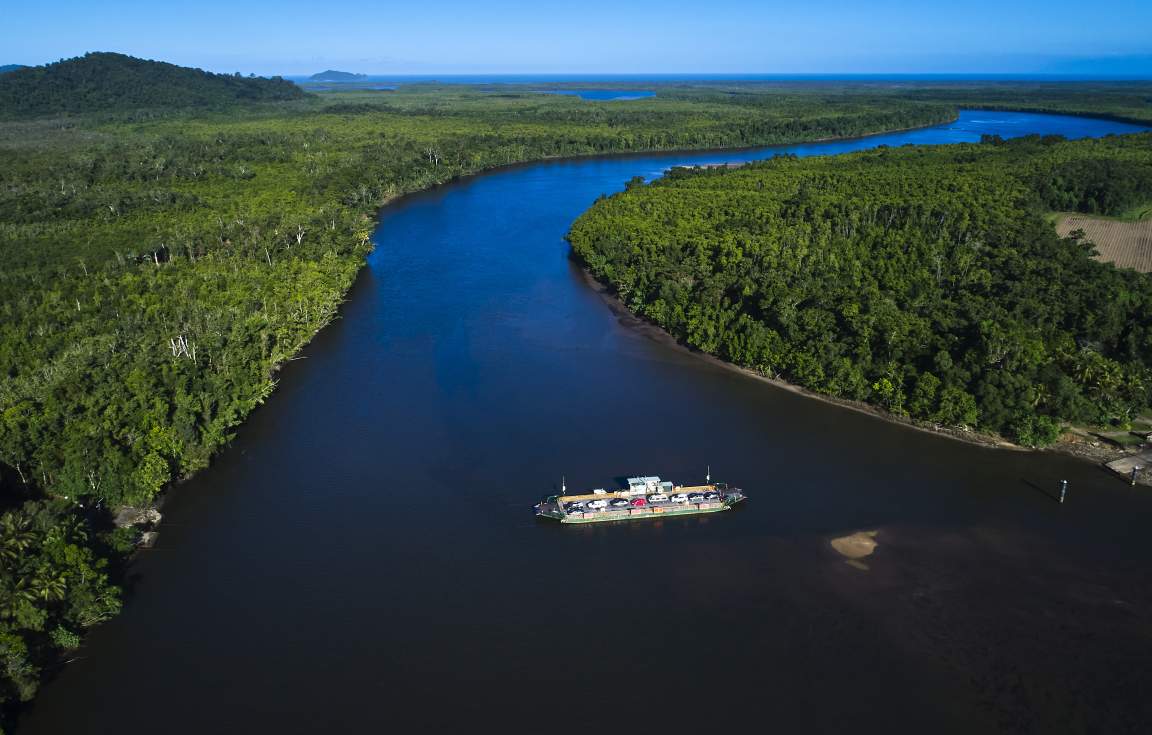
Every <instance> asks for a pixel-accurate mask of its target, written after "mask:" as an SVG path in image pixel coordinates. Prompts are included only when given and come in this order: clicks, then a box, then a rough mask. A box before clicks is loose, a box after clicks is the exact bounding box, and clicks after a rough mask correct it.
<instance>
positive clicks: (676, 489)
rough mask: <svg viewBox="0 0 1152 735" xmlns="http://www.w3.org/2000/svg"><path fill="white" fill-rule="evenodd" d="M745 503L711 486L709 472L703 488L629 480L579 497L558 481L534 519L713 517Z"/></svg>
mask: <svg viewBox="0 0 1152 735" xmlns="http://www.w3.org/2000/svg"><path fill="white" fill-rule="evenodd" d="M744 499H745V496H744V492H743V491H742V490H740V489H739V488H734V487H729V486H728V485H727V484H725V483H722V482H717V483H713V482H712V473H711V471H709V473H708V476H707V478H706V480H705V483H704V484H703V485H676V484H675V483H672V482H668V481H666V480H661V479H660V478H659V477H656V476H651V477H629V478H628V487H627V489H622V490H605V489H604V488H597V489H595V490H589V491H588V492H585V493H581V494H578V495H569V494H568V487H567V485H566V484H565V483H564V482H563V481H561V483H560V494H559V495H549V496H548V497H546V498H544V499H543V500H542V501H540V503H538V504H537V505H536V506H535V510H536V515H537V516H539V517H541V518H551V519H552V520H556V521H560V522H561V523H600V522H603V521H634V520H640V519H643V518H664V517H667V516H682V515H697V514H700V513H716V512H718V511H722V510H728V509H729V508H731V507H732V506H734V505H736V504H737V503H739V502H741V501H743V500H744Z"/></svg>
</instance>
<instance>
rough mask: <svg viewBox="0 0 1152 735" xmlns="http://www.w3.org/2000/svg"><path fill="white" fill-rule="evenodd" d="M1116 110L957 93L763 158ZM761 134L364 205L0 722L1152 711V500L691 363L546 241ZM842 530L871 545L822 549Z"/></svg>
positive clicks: (960, 728)
mask: <svg viewBox="0 0 1152 735" xmlns="http://www.w3.org/2000/svg"><path fill="white" fill-rule="evenodd" d="M1132 130H1134V128H1132V127H1131V126H1127V125H1122V124H1119V123H1112V122H1104V121H1099V120H1086V119H1076V118H1066V117H1052V116H1041V115H1026V114H1009V113H991V112H965V113H964V114H963V115H962V116H961V119H960V120H959V121H958V122H956V123H954V124H950V125H943V126H939V127H936V128H932V129H926V130H918V131H914V132H905V133H899V134H892V135H884V136H877V137H872V138H867V139H862V140H854V141H841V142H832V143H821V144H812V145H803V146H791V147H788V148H787V149H785V150H789V151H793V152H796V153H798V154H800V155H809V154H827V153H837V152H841V151H848V150H856V149H861V148H868V147H872V146H876V145H879V144H888V145H899V144H904V143H945V142H957V141H971V140H975V139H977V138H978V136H979V135H980V134H981V133H999V134H1001V135H1005V136H1008V135H1016V134H1023V133H1030V132H1037V133H1062V134H1065V135H1068V136H1084V135H1102V134H1107V133H1121V132H1130V131H1132ZM779 150H781V149H762V150H758V151H753V152H748V151H745V152H733V153H689V154H675V155H638V156H627V157H616V158H606V159H595V160H576V161H556V162H547V163H540V164H533V165H528V166H522V167H516V168H511V169H505V170H501V171H498V172H494V173H490V174H485V175H482V176H478V177H474V178H470V179H467V180H464V181H461V182H459V183H455V184H452V185H448V186H444V187H441V188H438V189H435V190H433V191H430V192H427V193H424V194H421V195H418V196H413V197H409V198H406V199H404V200H402V201H399V202H397V203H395V204H393V205H391V206H389V207H388V208H386V209H385V210H384V211H383V212H382V213H381V216H380V224H379V227H378V228H377V231H376V235H375V238H376V242H377V243H378V247H377V249H376V251H375V253H374V254H373V255H372V256H371V258H370V260H369V267H368V268H366V269H365V270H364V272H363V274H362V276H361V278H360V279H359V281H358V282H357V284H356V286H355V288H354V290H353V292H352V293H351V295H350V297H349V300H348V303H347V305H346V307H345V309H344V311H343V318H342V319H340V320H339V321H337V322H336V323H334V324H333V325H332V326H331V327H330V328H328V329H327V330H325V331H324V332H323V333H322V334H321V335H320V336H319V337H318V338H317V339H316V340H315V341H314V342H313V343H312V345H311V346H310V347H309V348H308V349H307V350H306V352H305V357H306V358H307V359H303V360H299V361H296V362H293V363H291V364H290V365H289V366H288V368H287V369H286V370H285V371H284V373H283V376H282V381H281V383H280V387H279V390H278V391H277V392H276V394H275V395H274V396H273V398H272V399H271V400H270V401H269V402H268V404H267V405H266V406H264V407H263V408H261V409H260V410H259V411H257V412H256V413H255V414H254V415H253V416H252V418H251V420H250V421H249V422H248V423H247V424H246V425H245V426H244V427H243V429H242V430H241V431H240V433H239V436H238V438H237V439H236V441H235V442H234V444H233V446H232V447H231V448H230V449H229V450H227V451H226V452H224V453H223V454H222V455H221V456H220V457H219V459H218V461H217V462H216V463H215V464H214V465H213V467H212V468H211V469H209V470H208V471H205V472H203V473H202V474H201V475H199V476H198V477H196V478H195V479H194V480H193V481H191V482H188V483H187V484H185V485H184V486H182V487H180V488H178V489H177V490H176V491H175V492H173V493H171V496H170V498H169V502H168V504H167V506H166V508H165V514H166V519H165V523H164V526H163V529H162V532H161V535H160V541H159V544H158V545H157V547H156V548H155V549H154V550H152V551H147V552H143V553H142V554H140V556H139V558H138V560H137V562H136V563H135V565H134V568H133V570H134V580H135V585H134V588H133V589H132V591H131V594H130V597H129V599H128V602H127V604H126V606H125V609H124V613H123V614H122V615H121V616H120V617H118V618H117V619H115V620H114V621H112V622H110V623H108V624H106V625H103V626H101V627H100V628H98V629H96V630H95V631H93V633H92V635H91V636H90V637H89V639H88V642H87V644H86V645H85V647H84V648H83V650H82V651H81V652H80V653H79V660H77V661H75V662H73V663H70V664H68V665H67V666H66V667H64V668H63V669H62V670H61V671H60V672H59V675H58V676H56V677H55V678H54V679H53V681H51V682H50V683H49V684H48V685H46V686H45V688H44V689H43V691H42V693H41V695H40V697H39V698H38V700H37V701H36V704H35V706H34V708H33V709H31V710H30V711H29V712H28V714H27V716H25V717H24V718H23V721H22V723H21V728H20V732H21V733H24V734H27V733H69V734H72V735H76V734H79V733H145V732H149V733H189V734H191V733H196V734H197V735H203V734H204V733H213V732H260V733H264V732H267V733H279V734H283V733H315V732H398V733H424V732H449V733H457V732H459V733H464V732H471V731H475V730H484V731H486V730H489V729H494V728H499V731H504V732H533V733H534V732H538V731H541V732H549V731H552V732H557V731H559V732H568V731H578V730H580V731H588V730H589V729H590V728H595V729H596V730H597V731H609V732H615V731H621V730H624V729H626V728H629V729H632V730H635V731H638V732H639V731H643V732H654V731H660V730H664V731H679V730H692V731H697V732H705V731H707V732H712V731H718V729H719V728H721V727H725V728H739V729H738V730H733V732H758V731H763V730H767V729H774V730H775V731H777V732H797V731H807V732H812V731H817V732H827V731H833V730H835V731H841V730H845V729H847V730H850V731H852V732H861V731H863V732H886V733H891V732H903V731H915V732H933V733H937V732H956V733H973V732H1001V731H1002V732H1015V731H1031V732H1038V733H1052V732H1091V731H1097V732H1108V733H1116V732H1141V731H1142V732H1147V731H1148V726H1149V723H1152V572H1150V571H1149V570H1150V569H1152V567H1150V563H1152V532H1150V529H1152V492H1150V491H1149V490H1148V489H1147V488H1130V487H1128V486H1127V484H1125V483H1123V482H1121V481H1119V480H1117V479H1115V478H1113V477H1111V476H1109V475H1108V474H1106V473H1105V472H1103V471H1102V470H1100V469H1099V468H1097V467H1095V466H1093V465H1091V464H1089V463H1087V462H1082V461H1078V460H1073V459H1070V458H1066V457H1062V456H1057V455H1049V454H1036V453H1022V452H1010V451H1003V450H990V449H984V448H980V447H976V446H971V445H967V444H963V443H959V442H954V441H950V440H947V439H944V438H940V437H937V436H934V435H931V434H926V433H922V432H917V431H914V430H910V429H907V428H903V427H900V426H896V425H892V424H889V423H886V422H884V421H881V420H878V419H876V418H873V417H870V416H867V415H863V414H860V413H855V412H852V411H849V410H845V409H842V408H837V407H834V406H830V405H827V404H824V403H821V402H819V401H816V400H812V399H808V398H804V397H801V396H798V395H795V394H793V393H790V392H788V391H785V390H781V389H778V388H774V387H772V386H769V385H766V384H764V383H762V382H759V381H757V380H754V379H752V378H749V377H746V376H744V375H742V374H739V373H735V372H732V371H729V370H726V369H724V368H722V367H719V366H716V365H713V364H711V363H709V362H706V361H704V360H701V359H699V358H697V357H695V356H693V355H690V354H688V353H686V352H684V351H681V350H680V349H678V348H675V347H674V346H669V345H667V344H665V343H663V342H662V341H660V340H658V339H654V338H652V337H651V336H646V334H645V331H644V330H642V329H637V328H635V326H634V325H632V324H630V320H629V319H628V318H626V317H623V316H620V315H618V314H616V313H614V312H613V311H612V310H611V309H610V308H609V306H608V305H607V304H606V303H605V302H604V301H603V300H602V299H601V297H600V296H599V295H598V294H597V293H596V291H594V290H593V289H592V288H590V287H589V286H588V285H587V284H586V283H585V281H584V280H583V278H582V276H581V273H580V271H579V270H578V269H577V268H576V267H574V266H573V265H572V264H571V262H570V261H569V259H568V246H567V245H566V243H565V242H564V239H563V238H564V234H565V232H566V231H567V229H568V227H569V225H570V224H571V222H572V221H573V219H575V218H576V217H577V216H578V215H579V214H580V212H581V211H582V210H583V209H585V208H586V207H587V206H589V205H590V204H591V203H592V201H593V200H594V199H595V197H596V196H598V195H599V194H601V193H607V192H613V191H616V190H618V189H620V188H621V187H622V185H623V183H624V182H625V181H626V180H627V179H628V178H630V177H632V176H634V175H644V176H654V175H659V174H660V173H661V171H663V170H664V169H665V168H667V167H668V166H670V165H672V164H677V163H713V162H721V161H736V160H745V159H748V158H760V157H765V156H771V155H773V154H774V153H776V152H778V151H779ZM709 464H710V465H711V467H712V473H713V477H714V478H718V479H721V480H726V481H729V482H731V483H733V484H737V485H739V486H741V487H743V488H744V489H745V490H746V492H747V493H748V495H749V496H750V500H749V501H748V502H747V503H745V504H744V505H743V506H742V507H740V508H737V509H735V510H733V511H731V512H728V513H720V514H716V515H713V516H704V517H697V518H680V519H668V520H664V521H645V522H638V523H634V524H624V525H600V526H591V527H580V526H560V525H553V524H550V523H546V522H538V521H537V520H536V519H535V518H533V516H532V514H531V506H532V504H533V503H534V502H535V501H536V500H537V499H538V498H539V497H540V496H541V495H543V494H545V493H547V492H550V491H552V490H553V489H554V488H556V486H557V485H558V484H559V481H560V477H561V475H562V474H563V475H566V476H567V481H568V487H569V488H582V487H598V486H602V485H604V484H608V483H611V482H612V479H613V478H616V477H621V476H626V475H630V474H637V473H642V474H659V475H662V476H664V477H665V478H666V479H672V480H675V481H677V482H693V481H699V480H702V479H703V475H704V470H705V466H706V465H709ZM1062 479H1067V480H1068V481H1069V483H1070V487H1069V495H1068V500H1067V502H1066V503H1065V504H1064V505H1059V504H1058V503H1056V502H1055V501H1054V499H1053V493H1055V492H1056V489H1057V486H1058V483H1059V481H1060V480H1062ZM866 530H875V531H878V535H877V537H876V540H877V541H878V543H879V546H878V548H877V549H876V552H875V553H874V554H873V555H872V556H871V557H869V558H867V559H865V560H863V563H862V564H856V565H852V564H849V563H847V562H846V561H845V559H843V558H842V557H840V556H839V555H838V554H837V553H836V552H835V551H834V550H833V549H832V548H831V546H830V545H829V541H830V539H832V538H834V537H838V536H842V535H844V534H849V533H853V532H856V531H866ZM640 728H643V729H642V730H641V729H640Z"/></svg>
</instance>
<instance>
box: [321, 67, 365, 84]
mask: <svg viewBox="0 0 1152 735" xmlns="http://www.w3.org/2000/svg"><path fill="white" fill-rule="evenodd" d="M367 76H368V75H367V74H353V73H352V72H350V71H336V70H335V69H329V70H328V71H322V72H320V73H319V74H313V75H312V76H310V77H308V81H310V82H355V81H356V80H358V79H366V78H367Z"/></svg>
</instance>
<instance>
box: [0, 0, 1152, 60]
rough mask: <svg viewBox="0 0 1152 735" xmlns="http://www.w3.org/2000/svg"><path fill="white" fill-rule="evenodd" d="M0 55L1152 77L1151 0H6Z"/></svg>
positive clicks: (21, 57)
mask: <svg viewBox="0 0 1152 735" xmlns="http://www.w3.org/2000/svg"><path fill="white" fill-rule="evenodd" d="M5 5H6V6H7V7H6V8H5V9H4V12H3V16H4V21H3V22H2V23H0V63H24V64H43V63H47V62H50V61H55V60H57V59H60V58H64V57H70V56H77V55H79V54H82V53H84V52H86V51H97V50H99V51H120V52H123V53H129V54H132V55H134V56H142V57H146V58H153V59H161V60H164V61H171V62H173V63H178V64H185V65H189V66H198V67H201V68H205V69H210V70H212V71H224V72H232V71H240V72H243V73H249V72H254V73H256V74H306V73H311V72H315V71H319V70H321V69H325V68H329V67H332V68H337V69H345V70H349V71H357V72H364V73H378V74H447V73H454V74H470V73H473V74H495V73H538V74H554V73H613V72H615V73H684V72H694V73H740V72H754V73H817V74H821V73H823V74H827V73H965V72H974V73H983V74H987V73H1020V74H1044V73H1051V74H1097V73H1098V74H1108V75H1113V74H1128V75H1143V76H1146V77H1152V0H1101V1H1100V2H1096V3H1082V2H1071V1H1070V0H1048V1H1047V2H1039V1H1037V0H1026V1H1024V2H1011V1H1010V0H1008V1H1005V0H1000V1H999V2H990V1H988V0H968V2H963V3H961V2H955V1H952V2H948V3H936V2H933V1H932V0H923V1H922V2H907V1H895V0H875V1H874V2H842V1H840V0H828V1H825V2H791V3H782V2H772V1H771V0H768V1H761V2H755V1H752V0H711V1H709V2H700V1H699V0H698V1H697V2H680V0H640V1H638V2H628V1H627V0H577V1H575V2H565V3H549V2H547V1H546V0H543V1H537V2H513V1H511V0H488V1H485V0H474V1H473V2H463V1H460V0H424V1H423V2H413V1H412V0H409V1H408V2H361V1H356V0H354V1H352V2H344V3H339V4H335V3H325V2H322V1H319V2H318V1H316V0H312V1H311V2H299V1H297V0H288V1H286V2H266V1H264V0H253V1H250V2H245V1H244V0H230V1H228V2H224V1H223V0H200V1H199V2H194V3H193V2H189V3H180V4H179V6H177V5H176V4H175V3H173V4H168V3H157V2H155V1H154V0H153V1H150V2H143V1H133V0H107V2H99V3H97V2H92V1H91V0H84V1H79V0H63V1H61V2H44V3H28V2H17V1H16V0H6V2H5Z"/></svg>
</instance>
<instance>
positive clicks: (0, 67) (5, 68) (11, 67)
mask: <svg viewBox="0 0 1152 735" xmlns="http://www.w3.org/2000/svg"><path fill="white" fill-rule="evenodd" d="M27 68H28V67H27V66H25V65H24V64H0V74H6V73H8V72H10V71H16V70H17V69H27Z"/></svg>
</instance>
